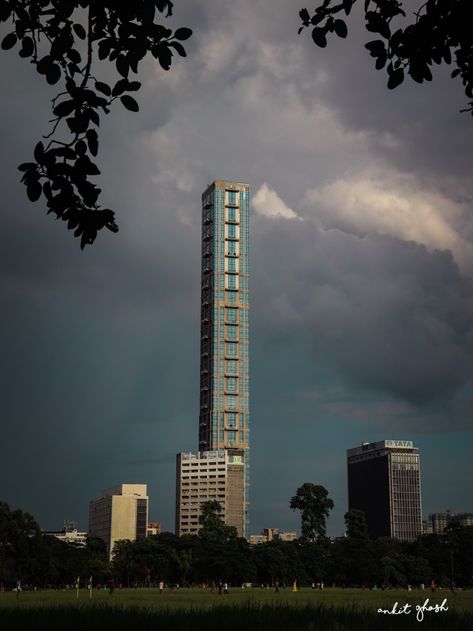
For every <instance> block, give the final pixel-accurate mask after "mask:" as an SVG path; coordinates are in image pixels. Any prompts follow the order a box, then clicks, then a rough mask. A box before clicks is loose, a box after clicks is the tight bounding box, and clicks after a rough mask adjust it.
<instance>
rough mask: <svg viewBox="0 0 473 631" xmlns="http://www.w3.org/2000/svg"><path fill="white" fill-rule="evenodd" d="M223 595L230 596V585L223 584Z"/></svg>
mask: <svg viewBox="0 0 473 631" xmlns="http://www.w3.org/2000/svg"><path fill="white" fill-rule="evenodd" d="M223 593H224V594H228V583H224V584H223Z"/></svg>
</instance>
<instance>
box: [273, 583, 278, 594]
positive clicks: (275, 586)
mask: <svg viewBox="0 0 473 631" xmlns="http://www.w3.org/2000/svg"><path fill="white" fill-rule="evenodd" d="M274 591H275V592H276V594H279V581H276V582H275V583H274Z"/></svg>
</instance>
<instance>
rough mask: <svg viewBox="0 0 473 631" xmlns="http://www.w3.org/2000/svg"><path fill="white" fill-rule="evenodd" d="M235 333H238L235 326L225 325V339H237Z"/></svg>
mask: <svg viewBox="0 0 473 631" xmlns="http://www.w3.org/2000/svg"><path fill="white" fill-rule="evenodd" d="M237 332H238V327H237V326H235V325H234V324H229V325H227V339H229V340H236V339H238V335H237Z"/></svg>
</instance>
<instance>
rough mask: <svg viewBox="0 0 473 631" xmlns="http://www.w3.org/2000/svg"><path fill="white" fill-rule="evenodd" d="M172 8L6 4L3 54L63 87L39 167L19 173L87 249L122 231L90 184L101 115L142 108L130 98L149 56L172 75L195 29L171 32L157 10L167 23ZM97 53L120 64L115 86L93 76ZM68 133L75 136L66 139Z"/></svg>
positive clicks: (146, 1) (93, 0) (84, 0)
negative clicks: (103, 234) (107, 233)
mask: <svg viewBox="0 0 473 631" xmlns="http://www.w3.org/2000/svg"><path fill="white" fill-rule="evenodd" d="M172 9H173V3H172V2H170V0H134V1H133V2H126V3H119V2H116V1H114V0H61V2H58V1H57V0H0V22H11V24H12V27H13V28H12V31H11V32H10V33H8V34H7V35H6V36H5V37H4V38H3V40H2V43H1V47H2V49H3V50H9V49H13V48H14V47H17V46H19V50H18V54H19V56H20V57H23V58H25V59H29V60H30V63H32V64H33V65H35V66H36V70H37V72H38V73H39V74H41V75H44V76H45V78H46V81H47V83H49V84H50V85H55V84H57V83H59V82H60V81H62V82H63V83H64V87H65V90H64V91H61V92H59V94H57V95H56V96H55V97H54V98H53V99H52V111H53V115H54V118H53V119H52V120H51V121H50V123H51V124H52V129H51V131H50V132H49V133H48V134H46V135H45V136H43V138H44V139H45V140H49V143H48V144H47V145H46V147H45V146H44V144H43V142H42V141H40V142H38V143H37V144H36V147H35V149H34V161H31V162H24V163H23V164H21V165H20V166H19V167H18V168H19V170H20V171H21V172H22V173H23V176H22V178H21V181H22V182H23V183H24V184H25V186H26V192H27V195H28V197H29V199H30V200H31V201H32V202H36V201H38V200H39V199H40V198H41V197H42V196H44V198H45V200H46V205H47V208H48V214H49V213H52V214H54V215H55V216H56V217H57V218H58V219H62V220H63V221H65V222H66V225H67V228H68V229H69V230H74V236H76V237H80V246H81V249H84V247H85V246H86V245H87V244H91V243H93V242H94V240H95V238H96V236H97V233H98V232H99V231H100V230H101V229H102V228H108V229H109V230H111V231H112V232H117V231H118V225H117V223H116V221H115V213H114V211H113V210H110V209H109V208H101V206H100V204H99V195H100V193H101V189H99V188H98V187H97V186H96V184H94V183H93V182H92V181H91V177H93V176H97V175H99V174H100V170H99V168H98V167H97V165H96V164H95V161H94V160H93V159H94V158H95V157H96V156H97V154H98V147H99V136H98V132H97V128H98V127H99V125H100V115H101V114H102V113H104V114H108V113H109V112H110V107H111V105H112V103H113V102H114V101H116V100H117V99H119V100H120V102H121V104H122V105H123V106H124V107H125V108H126V109H128V110H130V111H132V112H137V111H138V110H139V105H138V102H137V101H136V100H135V98H133V96H131V95H130V94H129V93H130V92H136V91H138V90H139V89H140V87H141V83H140V82H139V81H131V80H130V78H129V77H130V74H131V73H134V74H137V73H138V68H139V64H140V63H141V61H142V60H143V59H144V58H145V57H146V56H147V55H148V53H151V55H152V56H153V57H154V58H155V59H157V60H158V62H159V64H160V65H161V67H162V68H163V69H164V70H166V71H167V70H169V69H170V67H171V63H172V56H173V51H175V52H177V54H178V55H180V56H182V57H185V56H186V51H185V49H184V47H183V45H182V44H181V41H184V40H187V39H188V38H189V37H190V36H191V34H192V31H191V29H189V28H185V27H181V28H178V29H177V30H176V31H175V32H173V31H172V30H171V29H168V28H166V27H164V26H163V25H162V24H159V23H157V22H156V21H155V18H156V14H157V12H158V13H162V14H164V16H165V17H168V16H170V15H172ZM83 23H86V25H87V26H86V28H84V26H83ZM81 47H82V52H81V50H80V49H81ZM84 48H85V50H84ZM95 54H96V55H97V58H98V60H99V61H101V62H103V61H110V62H113V63H114V66H115V68H116V71H117V73H118V75H119V77H120V78H119V79H118V81H117V82H116V83H115V84H114V85H113V86H112V85H109V84H108V83H105V82H103V81H98V80H97V79H96V78H95V77H94V76H93V74H92V69H93V65H94V58H95ZM83 55H84V56H85V59H83ZM59 99H62V100H60V101H59ZM58 101H59V102H58ZM59 132H61V134H62V136H60V138H61V139H59V138H58V136H57V134H59ZM64 133H66V134H69V137H68V138H67V137H66V139H64Z"/></svg>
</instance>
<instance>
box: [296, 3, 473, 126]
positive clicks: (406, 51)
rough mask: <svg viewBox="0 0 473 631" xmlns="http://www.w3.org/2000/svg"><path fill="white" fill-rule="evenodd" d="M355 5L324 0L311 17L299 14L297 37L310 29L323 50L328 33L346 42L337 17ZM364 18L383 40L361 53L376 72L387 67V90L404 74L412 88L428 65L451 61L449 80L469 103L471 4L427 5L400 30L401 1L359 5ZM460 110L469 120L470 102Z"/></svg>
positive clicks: (472, 87)
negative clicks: (371, 60) (461, 89)
mask: <svg viewBox="0 0 473 631" xmlns="http://www.w3.org/2000/svg"><path fill="white" fill-rule="evenodd" d="M357 2H358V0H342V1H335V2H334V0H324V1H323V2H322V4H320V5H319V6H317V7H316V9H315V11H314V13H313V15H312V16H311V15H310V14H309V11H308V10H307V9H301V11H300V12H299V16H300V18H301V20H302V26H301V27H300V28H299V33H301V32H302V31H303V30H304V28H311V29H312V30H311V33H312V39H313V40H314V43H315V44H316V45H317V46H319V47H321V48H325V46H326V45H327V35H328V34H331V33H335V34H336V35H338V37H342V38H345V37H346V36H347V34H348V29H347V26H346V23H345V21H344V20H342V19H341V18H340V17H338V14H341V13H342V12H343V13H344V14H345V15H349V14H350V12H351V10H352V8H353V6H354V5H355V4H356V3H357ZM364 14H365V21H366V29H367V30H368V31H370V32H372V33H378V34H379V35H380V36H381V37H382V39H376V40H373V41H370V42H368V43H367V44H365V48H367V49H368V51H369V53H370V55H371V57H374V59H376V62H375V67H376V69H377V70H381V69H383V68H386V72H387V74H388V88H389V89H390V90H392V89H394V88H396V87H397V86H398V85H400V84H401V83H402V82H403V81H404V78H405V76H406V75H408V76H410V77H411V79H413V80H414V81H417V83H423V82H424V81H432V72H431V67H432V66H433V64H442V63H446V64H451V63H452V61H453V63H454V64H455V66H456V67H455V69H454V70H453V72H452V73H451V76H452V77H457V76H459V77H460V78H461V80H462V83H463V85H464V86H465V94H466V96H467V97H468V98H469V99H473V29H472V28H471V23H472V22H471V15H472V14H471V0H427V2H424V3H423V4H421V6H420V7H419V9H418V10H417V11H415V12H414V16H415V21H414V22H413V23H412V24H409V25H408V26H406V27H405V28H397V29H396V28H395V25H398V20H397V19H398V18H405V17H406V13H405V11H404V10H403V2H402V1H401V0H364ZM335 16H337V17H335ZM394 29H395V30H394ZM460 111H461V112H470V113H471V114H472V115H473V100H471V101H469V103H468V107H467V108H465V109H462V110H460Z"/></svg>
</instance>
